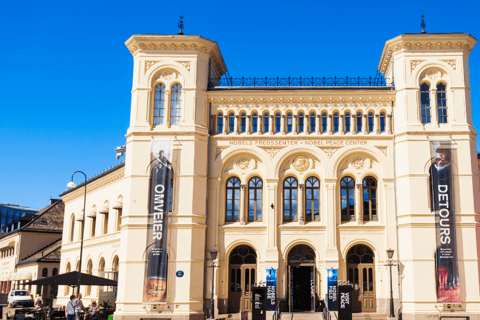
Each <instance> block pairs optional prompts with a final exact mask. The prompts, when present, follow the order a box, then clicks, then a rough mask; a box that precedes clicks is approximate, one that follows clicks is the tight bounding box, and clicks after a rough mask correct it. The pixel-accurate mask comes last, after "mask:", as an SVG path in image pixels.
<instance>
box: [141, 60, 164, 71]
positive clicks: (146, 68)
mask: <svg viewBox="0 0 480 320" xmlns="http://www.w3.org/2000/svg"><path fill="white" fill-rule="evenodd" d="M157 62H160V61H148V60H147V61H145V73H146V72H147V70H148V69H150V68H151V67H152V66H153V65H154V64H155V63H157Z"/></svg>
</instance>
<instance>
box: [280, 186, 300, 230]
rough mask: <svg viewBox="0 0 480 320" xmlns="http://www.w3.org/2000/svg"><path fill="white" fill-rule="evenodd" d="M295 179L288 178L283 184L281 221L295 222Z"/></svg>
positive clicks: (296, 195) (296, 192)
mask: <svg viewBox="0 0 480 320" xmlns="http://www.w3.org/2000/svg"><path fill="white" fill-rule="evenodd" d="M297 187H298V183H297V179H295V178H293V177H288V178H287V179H285V181H284V182H283V221H297V199H298V198H297V197H298V189H297Z"/></svg>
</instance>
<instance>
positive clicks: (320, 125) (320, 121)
mask: <svg viewBox="0 0 480 320" xmlns="http://www.w3.org/2000/svg"><path fill="white" fill-rule="evenodd" d="M321 127H322V115H320V114H317V123H316V127H315V130H316V131H317V134H320V128H321Z"/></svg>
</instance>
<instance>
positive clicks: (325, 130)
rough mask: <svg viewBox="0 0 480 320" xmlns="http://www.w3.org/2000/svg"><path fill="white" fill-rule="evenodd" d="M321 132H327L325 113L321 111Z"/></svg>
mask: <svg viewBox="0 0 480 320" xmlns="http://www.w3.org/2000/svg"><path fill="white" fill-rule="evenodd" d="M322 132H327V114H326V113H322Z"/></svg>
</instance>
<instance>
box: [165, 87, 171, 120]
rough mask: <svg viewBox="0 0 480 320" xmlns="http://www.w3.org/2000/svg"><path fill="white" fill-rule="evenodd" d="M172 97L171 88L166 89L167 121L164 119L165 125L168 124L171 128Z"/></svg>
mask: <svg viewBox="0 0 480 320" xmlns="http://www.w3.org/2000/svg"><path fill="white" fill-rule="evenodd" d="M170 97H171V90H170V89H165V102H164V104H165V113H164V115H165V119H164V120H165V121H163V124H164V125H167V127H168V128H170Z"/></svg>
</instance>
